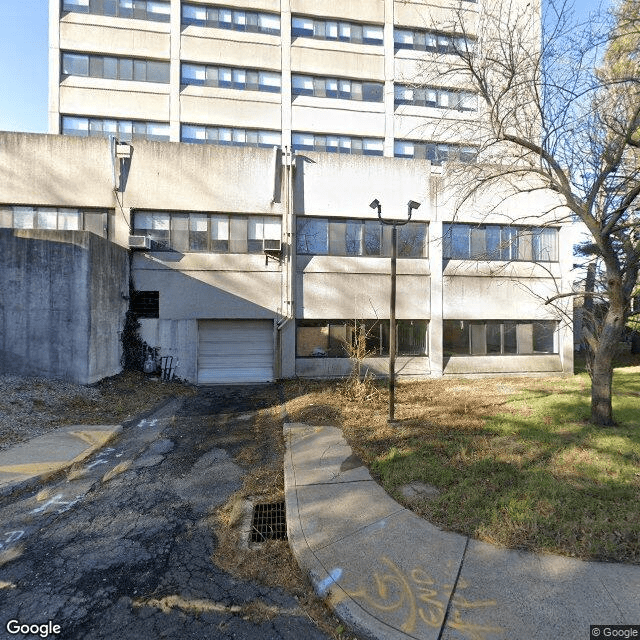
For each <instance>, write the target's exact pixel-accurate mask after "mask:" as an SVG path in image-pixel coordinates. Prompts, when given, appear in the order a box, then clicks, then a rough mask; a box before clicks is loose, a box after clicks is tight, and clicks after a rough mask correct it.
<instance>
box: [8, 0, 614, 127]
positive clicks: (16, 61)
mask: <svg viewBox="0 0 640 640" xmlns="http://www.w3.org/2000/svg"><path fill="white" fill-rule="evenodd" d="M604 2H605V3H606V0H604ZM599 3H600V0H575V4H576V13H579V14H580V15H584V16H587V15H588V14H589V12H590V11H592V10H594V9H595V8H596V7H597V6H598V4H599ZM212 4H216V2H214V1H213V0H212ZM218 4H224V2H219V3H218ZM246 4H247V6H251V0H247V3H246ZM48 5H49V2H48V0H0V131H28V132H32V133H46V132H47V127H48V117H47V93H48V79H47V77H48V53H47V51H48V40H49V36H48V26H47V21H48V16H49V9H48Z"/></svg>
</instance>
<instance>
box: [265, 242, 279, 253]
mask: <svg viewBox="0 0 640 640" xmlns="http://www.w3.org/2000/svg"><path fill="white" fill-rule="evenodd" d="M262 248H263V250H264V252H265V253H280V252H281V251H282V243H281V242H280V240H263V241H262Z"/></svg>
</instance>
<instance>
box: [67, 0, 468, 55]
mask: <svg viewBox="0 0 640 640" xmlns="http://www.w3.org/2000/svg"><path fill="white" fill-rule="evenodd" d="M467 1H471V2H473V1H475V0H467ZM62 10H63V11H66V12H76V13H89V14H97V15H106V16H117V17H121V18H136V19H141V20H152V21H157V22H169V20H170V3H169V2H166V1H162V0H62ZM182 25H183V26H190V25H194V26H198V27H210V28H218V29H228V30H233V31H245V32H253V33H264V34H270V35H280V15H279V14H276V13H266V12H260V11H251V10H245V9H237V8H232V7H223V6H214V5H200V4H197V5H196V4H188V3H185V4H183V5H182ZM291 34H292V36H293V37H294V38H316V39H320V40H335V41H338V42H351V43H356V44H369V45H378V46H379V45H382V44H383V27H382V26H381V25H375V24H365V23H359V22H353V21H345V20H330V19H322V18H315V17H308V16H293V17H292V19H291ZM394 44H395V47H396V49H415V50H418V51H430V52H433V53H455V52H458V51H467V50H471V49H472V48H473V46H474V40H473V39H472V38H468V37H465V36H462V35H453V34H450V33H442V32H439V31H432V30H427V29H415V28H412V29H409V28H403V27H395V28H394Z"/></svg>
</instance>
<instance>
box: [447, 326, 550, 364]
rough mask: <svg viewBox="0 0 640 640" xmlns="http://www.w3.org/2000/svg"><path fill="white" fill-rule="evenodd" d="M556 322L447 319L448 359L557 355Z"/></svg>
mask: <svg viewBox="0 0 640 640" xmlns="http://www.w3.org/2000/svg"><path fill="white" fill-rule="evenodd" d="M557 328H558V323H557V322H556V321H554V320H517V321H514V320H487V321H476V320H444V321H443V349H444V354H445V356H456V355H458V356H460V355H465V356H469V355H471V356H477V355H535V354H550V353H558V341H557Z"/></svg>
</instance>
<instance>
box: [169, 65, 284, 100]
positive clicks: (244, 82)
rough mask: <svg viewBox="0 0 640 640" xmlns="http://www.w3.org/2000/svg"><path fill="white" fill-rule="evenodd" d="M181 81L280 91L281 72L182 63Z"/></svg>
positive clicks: (202, 84) (247, 89)
mask: <svg viewBox="0 0 640 640" xmlns="http://www.w3.org/2000/svg"><path fill="white" fill-rule="evenodd" d="M181 82H182V84H184V85H190V84H192V85H200V86H207V87H221V88H223V89H241V90H245V91H267V92H270V93H280V87H281V78H280V74H279V73H276V72H274V71H259V70H253V69H239V68H235V67H234V68H230V67H212V66H204V65H195V64H188V63H183V64H182V78H181Z"/></svg>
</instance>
